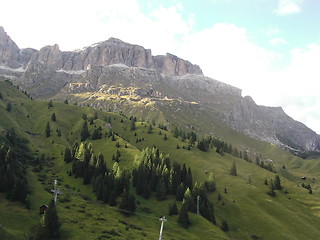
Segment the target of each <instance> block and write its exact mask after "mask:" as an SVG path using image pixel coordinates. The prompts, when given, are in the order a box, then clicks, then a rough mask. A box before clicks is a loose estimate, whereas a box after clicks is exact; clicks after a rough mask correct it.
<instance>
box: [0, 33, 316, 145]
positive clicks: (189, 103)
mask: <svg viewBox="0 0 320 240" xmlns="http://www.w3.org/2000/svg"><path fill="white" fill-rule="evenodd" d="M0 76H5V77H7V78H11V79H12V81H14V83H15V84H18V85H19V86H21V87H22V88H23V89H25V90H27V91H28V92H29V93H31V94H32V95H33V96H34V97H38V98H40V97H41V98H53V99H59V100H64V99H65V98H69V99H72V100H74V101H77V102H79V103H82V104H89V103H90V104H91V105H93V106H96V107H104V108H107V109H108V108H110V107H111V108H114V107H115V106H116V105H117V108H118V110H121V109H122V108H123V107H124V106H125V105H126V106H128V108H127V109H130V110H129V111H130V112H131V111H132V109H133V106H135V107H136V106H137V104H138V105H139V104H140V106H142V108H143V109H144V110H143V111H144V112H145V113H144V114H148V111H150V112H152V111H154V110H155V109H157V111H162V113H161V114H162V115H163V116H165V117H166V118H167V119H171V120H172V121H180V122H184V124H186V125H189V124H190V123H189V121H191V119H190V116H191V117H192V120H193V122H194V124H195V125H197V127H198V128H199V129H200V128H206V131H207V132H209V133H215V129H214V128H215V127H214V125H212V124H211V122H210V119H215V120H216V119H218V120H219V121H223V122H224V123H225V124H227V125H229V126H230V127H232V128H233V129H235V130H237V131H239V132H243V133H245V134H247V135H249V136H251V137H254V138H257V139H260V140H264V141H267V142H270V143H274V144H277V145H278V146H281V147H284V148H287V149H290V150H294V151H305V150H307V151H309V150H316V151H319V150H320V136H319V135H317V134H316V133H315V132H313V131H312V130H311V129H309V128H307V127H306V126H305V125H303V124H302V123H299V122H297V121H294V120H293V119H292V118H290V117H289V116H288V115H286V114H285V112H284V111H283V110H282V109H281V108H272V107H264V106H258V105H256V104H255V102H254V101H253V99H252V98H250V97H242V96H241V90H240V89H238V88H236V87H233V86H230V85H228V84H225V83H222V82H219V81H216V80H214V79H211V78H209V77H205V76H203V74H202V71H201V69H200V67H199V66H197V65H194V64H192V63H190V62H189V61H186V60H183V59H181V58H178V57H176V56H174V55H172V54H166V55H165V56H152V54H151V50H149V49H145V48H143V47H141V46H138V45H133V44H128V43H125V42H123V41H121V40H119V39H115V38H110V39H109V40H107V41H104V42H99V43H96V44H93V45H91V46H88V47H85V48H83V49H81V50H76V51H68V52H62V51H61V50H60V49H59V46H58V45H53V46H45V47H43V48H41V49H40V50H39V51H38V50H35V49H31V48H28V49H22V50H20V49H19V48H18V46H17V45H16V44H15V43H14V42H13V41H12V39H11V38H10V37H9V36H8V35H7V34H6V33H5V31H4V29H3V28H2V27H0ZM144 117H145V116H144ZM188 118H189V119H188ZM215 120H211V121H212V122H213V121H215Z"/></svg>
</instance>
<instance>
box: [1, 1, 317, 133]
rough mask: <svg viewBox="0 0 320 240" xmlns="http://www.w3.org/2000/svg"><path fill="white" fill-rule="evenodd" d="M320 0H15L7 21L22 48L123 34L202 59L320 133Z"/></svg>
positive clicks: (219, 76) (210, 71)
mask: <svg viewBox="0 0 320 240" xmlns="http://www.w3.org/2000/svg"><path fill="white" fill-rule="evenodd" d="M319 13H320V1H319V0H197V1H192V0H152V1H150V0H116V1H114V0H90V1H82V0H77V1H74V0H68V1H65V0H55V1H52V0H28V1H24V0H10V1H2V3H1V9H0V26H3V27H4V29H5V31H6V32H7V33H8V35H9V36H10V37H11V38H12V39H13V40H14V41H15V42H16V43H17V45H18V46H19V47H20V48H26V47H32V48H35V49H40V48H41V47H43V46H45V45H53V44H56V43H57V44H59V46H60V49H61V50H63V51H66V50H75V49H81V48H83V47H85V46H89V45H92V44H93V43H96V42H99V41H104V40H107V39H108V38H110V37H116V38H119V39H121V40H123V41H125V42H128V43H132V44H137V45H141V46H143V47H145V48H147V49H151V50H152V54H153V55H164V54H166V53H167V52H169V53H172V54H174V55H177V56H179V57H181V58H183V59H187V60H189V61H190V62H192V63H194V64H197V65H199V66H200V67H201V68H202V70H203V72H204V74H205V75H206V76H209V77H211V78H213V79H216V80H219V81H222V82H225V83H228V84H231V85H233V86H235V87H238V88H240V89H242V95H243V96H246V95H250V96H251V97H252V98H253V99H254V100H255V102H256V103H257V104H259V105H265V106H275V107H276V106H281V107H282V108H283V109H284V111H285V112H286V113H287V114H288V115H289V116H291V117H292V118H294V119H295V120H298V121H300V122H303V123H304V124H306V125H307V126H308V127H309V128H311V129H313V130H314V131H316V132H317V133H318V134H320V89H319V86H320V14H319Z"/></svg>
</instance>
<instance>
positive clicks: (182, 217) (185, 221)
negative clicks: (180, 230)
mask: <svg viewBox="0 0 320 240" xmlns="http://www.w3.org/2000/svg"><path fill="white" fill-rule="evenodd" d="M178 222H179V223H180V224H181V226H182V227H184V228H188V227H189V226H190V220H189V214H188V209H187V206H186V204H185V203H182V206H181V210H180V214H179V218H178Z"/></svg>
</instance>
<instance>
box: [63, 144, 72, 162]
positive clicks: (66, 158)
mask: <svg viewBox="0 0 320 240" xmlns="http://www.w3.org/2000/svg"><path fill="white" fill-rule="evenodd" d="M64 161H65V162H66V163H69V162H71V161H72V156H71V151H70V148H68V147H67V148H66V150H65V151H64Z"/></svg>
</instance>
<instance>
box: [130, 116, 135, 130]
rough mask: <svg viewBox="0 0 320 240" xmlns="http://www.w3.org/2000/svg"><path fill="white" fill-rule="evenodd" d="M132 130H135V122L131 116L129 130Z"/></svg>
mask: <svg viewBox="0 0 320 240" xmlns="http://www.w3.org/2000/svg"><path fill="white" fill-rule="evenodd" d="M134 130H136V122H135V120H134V118H132V119H131V123H130V131H134Z"/></svg>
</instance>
